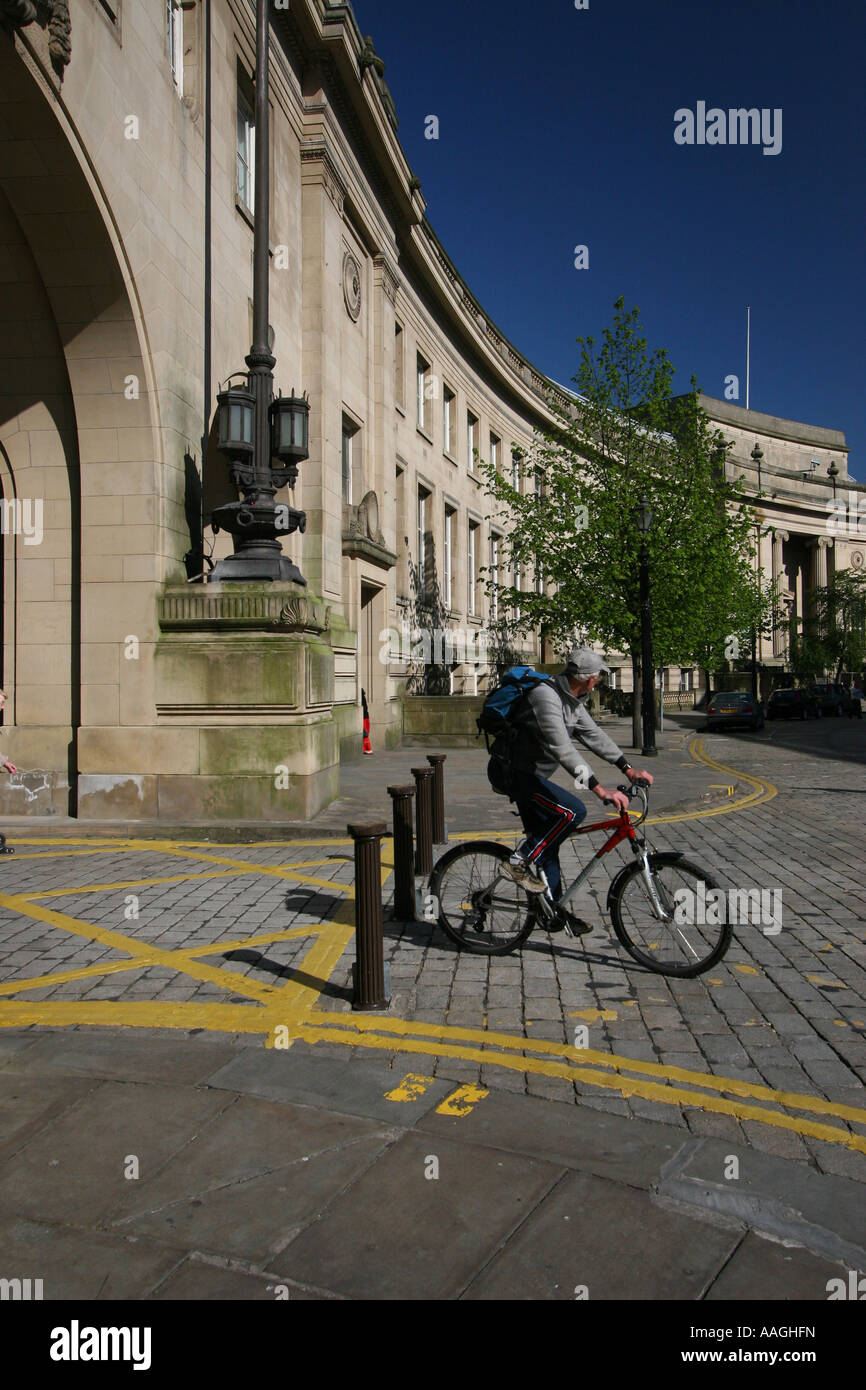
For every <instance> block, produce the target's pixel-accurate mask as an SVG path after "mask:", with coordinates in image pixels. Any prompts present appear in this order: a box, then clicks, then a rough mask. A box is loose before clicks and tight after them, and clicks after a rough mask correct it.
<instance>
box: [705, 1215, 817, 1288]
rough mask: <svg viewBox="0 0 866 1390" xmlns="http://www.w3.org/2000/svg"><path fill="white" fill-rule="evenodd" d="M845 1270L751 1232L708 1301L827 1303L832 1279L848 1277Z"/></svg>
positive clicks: (714, 1285) (720, 1275)
mask: <svg viewBox="0 0 866 1390" xmlns="http://www.w3.org/2000/svg"><path fill="white" fill-rule="evenodd" d="M843 1268H844V1267H843V1266H841V1265H839V1264H836V1263H835V1262H833V1261H830V1260H822V1259H821V1258H820V1256H818V1255H813V1254H811V1252H810V1251H808V1250H799V1249H788V1248H786V1247H785V1246H784V1245H781V1244H778V1243H775V1242H773V1241H771V1240H769V1239H767V1238H765V1237H761V1236H760V1235H756V1234H755V1233H754V1232H753V1231H749V1232H748V1233H747V1235H746V1236H745V1239H744V1240H742V1241H741V1242H740V1244H739V1245H738V1246H737V1248H736V1250H735V1251H734V1254H733V1256H732V1258H731V1259H730V1260H729V1261H728V1263H727V1264H726V1265H725V1267H724V1269H723V1270H722V1271H721V1272H720V1274H719V1275H718V1278H717V1279H715V1280H714V1282H713V1284H712V1286H711V1287H710V1288H709V1289H708V1290H707V1293H706V1294H705V1295H704V1298H705V1301H706V1302H707V1303H721V1302H728V1301H729V1300H731V1299H739V1298H746V1299H755V1300H760V1301H763V1300H767V1301H773V1300H776V1299H786V1300H794V1299H796V1300H801V1299H803V1300H806V1299H817V1300H818V1301H824V1300H826V1298H827V1281H828V1279H838V1278H840V1277H844V1275H843Z"/></svg>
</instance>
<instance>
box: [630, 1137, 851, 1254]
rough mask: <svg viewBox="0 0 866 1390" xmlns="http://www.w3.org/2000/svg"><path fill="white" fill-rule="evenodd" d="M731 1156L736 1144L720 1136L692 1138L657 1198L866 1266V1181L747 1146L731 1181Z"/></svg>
mask: <svg viewBox="0 0 866 1390" xmlns="http://www.w3.org/2000/svg"><path fill="white" fill-rule="evenodd" d="M732 1153H734V1150H733V1149H732V1146H731V1145H730V1144H727V1143H720V1142H719V1141H718V1140H715V1139H693V1140H690V1141H688V1143H687V1144H686V1145H685V1146H684V1148H683V1149H682V1150H681V1151H680V1153H679V1154H678V1155H677V1156H676V1158H675V1159H674V1161H673V1162H672V1163H671V1164H669V1165H668V1166H667V1168H666V1169H665V1171H664V1173H663V1174H662V1177H661V1180H660V1182H659V1184H658V1186H657V1188H656V1191H657V1193H658V1195H659V1196H660V1197H662V1198H670V1199H672V1200H675V1201H676V1202H678V1203H681V1204H684V1205H690V1206H692V1207H694V1208H696V1209H700V1210H702V1211H705V1212H718V1213H719V1214H720V1215H725V1216H727V1217H730V1218H733V1219H735V1220H740V1221H742V1222H743V1223H744V1224H747V1225H749V1226H751V1227H752V1228H754V1229H756V1230H758V1231H761V1232H764V1233H766V1234H768V1235H771V1236H774V1237H776V1238H778V1239H780V1240H786V1241H790V1242H792V1243H794V1244H796V1245H802V1246H803V1247H805V1248H806V1249H808V1250H811V1251H812V1253H813V1254H815V1255H819V1256H821V1257H823V1258H824V1259H829V1260H837V1261H838V1260H845V1261H848V1262H849V1263H851V1264H853V1265H855V1266H857V1267H859V1268H862V1269H866V1202H864V1201H863V1186H862V1183H859V1182H852V1181H851V1180H850V1179H849V1178H844V1177H836V1176H834V1175H832V1174H828V1173H819V1172H817V1171H816V1170H815V1169H814V1168H810V1167H808V1166H807V1165H806V1164H804V1163H794V1162H791V1161H790V1160H788V1159H785V1158H777V1157H775V1156H774V1155H771V1154H764V1153H757V1152H756V1151H755V1150H754V1149H752V1148H748V1147H747V1146H743V1147H742V1149H741V1150H740V1151H739V1152H737V1153H736V1154H735V1156H736V1157H737V1158H738V1161H739V1174H738V1177H737V1178H732V1179H728V1180H726V1179H725V1177H724V1173H725V1169H726V1167H727V1166H728V1159H729V1157H730V1155H731V1154H732Z"/></svg>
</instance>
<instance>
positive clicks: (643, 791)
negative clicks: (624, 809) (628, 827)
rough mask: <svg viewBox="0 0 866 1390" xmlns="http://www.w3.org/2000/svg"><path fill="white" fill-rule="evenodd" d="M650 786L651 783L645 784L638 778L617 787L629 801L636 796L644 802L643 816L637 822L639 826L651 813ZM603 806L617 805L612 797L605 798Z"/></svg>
mask: <svg viewBox="0 0 866 1390" xmlns="http://www.w3.org/2000/svg"><path fill="white" fill-rule="evenodd" d="M649 785H650V784H649V782H644V781H643V780H642V779H641V778H640V777H637V778H635V780H634V781H633V782H629V783H628V784H627V785H623V786H621V787H617V791H618V792H622V794H623V796H627V797H628V799H629V801H631V800H632V799H633V798H634V797H636V796H639V797H640V798H641V800H642V801H643V814H642V815H640V816H638V818H637V821H636V822H635V824H637V825H640V824H641V822H642V821H644V820H646V817H647V814H648V812H649ZM602 804H603V805H605V806H613V805H614V804H615V803H614V802H613V801H611V799H610V797H607V796H606V797H604V798H603V803H602Z"/></svg>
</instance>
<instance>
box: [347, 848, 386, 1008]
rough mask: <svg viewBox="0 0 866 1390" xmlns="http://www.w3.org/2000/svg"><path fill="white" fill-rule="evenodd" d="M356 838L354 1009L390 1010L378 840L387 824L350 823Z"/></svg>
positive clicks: (380, 856)
mask: <svg viewBox="0 0 866 1390" xmlns="http://www.w3.org/2000/svg"><path fill="white" fill-rule="evenodd" d="M346 829H347V830H348V832H349V834H350V835H351V837H352V839H353V840H354V841H355V964H354V965H353V966H352V977H353V983H354V992H353V996H352V1008H353V1009H368V1010H371V1011H372V1010H374V1009H387V1007H388V1005H389V1004H390V1003H391V998H390V991H389V990H388V988H387V981H386V970H385V956H384V945H383V941H382V868H381V865H382V853H381V845H380V844H379V841H380V840H381V838H382V836H383V835H384V834H385V833H386V831H387V829H388V827H387V825H386V824H385V822H384V821H383V820H382V821H378V820H377V821H368V822H366V823H365V824H361V825H347V826H346Z"/></svg>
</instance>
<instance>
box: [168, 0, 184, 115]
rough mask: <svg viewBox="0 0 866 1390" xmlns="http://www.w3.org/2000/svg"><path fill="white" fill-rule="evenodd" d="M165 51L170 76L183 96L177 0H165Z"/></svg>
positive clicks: (179, 14) (180, 32)
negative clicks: (169, 63)
mask: <svg viewBox="0 0 866 1390" xmlns="http://www.w3.org/2000/svg"><path fill="white" fill-rule="evenodd" d="M165 51H166V53H167V54H168V57H169V61H170V62H171V77H172V81H173V82H174V85H175V87H177V90H178V93H179V94H180V96H183V10H182V9H181V7H180V4H179V3H178V0H165Z"/></svg>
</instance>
